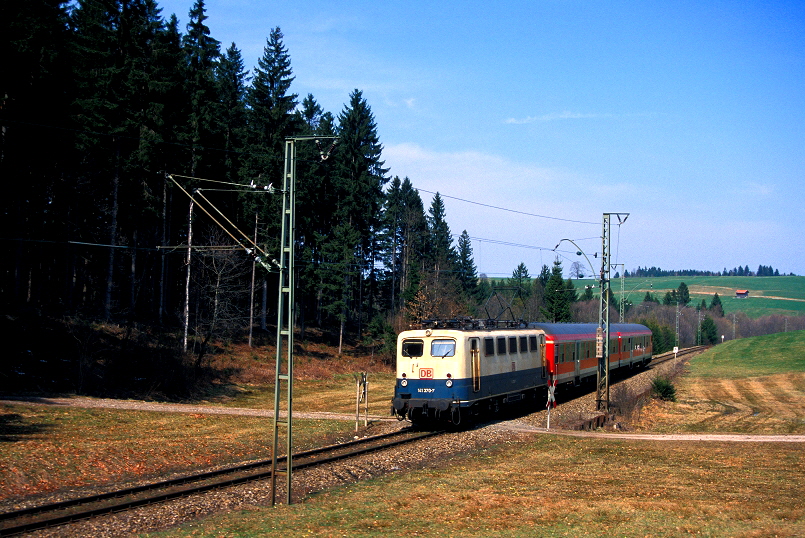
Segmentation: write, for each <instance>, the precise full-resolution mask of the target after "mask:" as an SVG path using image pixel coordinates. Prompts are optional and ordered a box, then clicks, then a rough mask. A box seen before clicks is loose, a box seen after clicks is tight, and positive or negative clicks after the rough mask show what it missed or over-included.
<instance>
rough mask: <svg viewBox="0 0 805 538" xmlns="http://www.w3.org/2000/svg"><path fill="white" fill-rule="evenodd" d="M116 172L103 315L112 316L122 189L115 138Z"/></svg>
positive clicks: (118, 150)
mask: <svg viewBox="0 0 805 538" xmlns="http://www.w3.org/2000/svg"><path fill="white" fill-rule="evenodd" d="M115 147H116V150H115V173H114V176H113V177H112V207H111V208H110V213H111V215H110V221H109V264H108V266H107V268H106V296H105V297H104V302H103V317H104V319H105V320H106V321H109V319H110V318H111V317H112V287H113V285H114V275H115V246H116V245H117V206H118V202H117V197H118V191H119V190H120V144H119V142H118V141H117V140H115Z"/></svg>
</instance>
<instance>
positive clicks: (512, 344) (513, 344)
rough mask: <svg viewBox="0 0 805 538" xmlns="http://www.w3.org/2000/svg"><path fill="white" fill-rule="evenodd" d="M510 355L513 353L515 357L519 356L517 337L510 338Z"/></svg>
mask: <svg viewBox="0 0 805 538" xmlns="http://www.w3.org/2000/svg"><path fill="white" fill-rule="evenodd" d="M509 353H512V354H514V355H516V354H517V337H516V336H510V337H509Z"/></svg>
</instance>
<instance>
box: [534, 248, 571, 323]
mask: <svg viewBox="0 0 805 538" xmlns="http://www.w3.org/2000/svg"><path fill="white" fill-rule="evenodd" d="M571 285H572V283H571ZM574 293H575V291H574ZM568 295H570V293H569V292H568V288H567V287H566V284H565V281H564V279H563V278H562V262H561V261H560V260H559V258H558V257H557V258H556V260H554V262H553V269H552V270H551V276H550V278H549V279H548V283H547V285H546V286H545V307H544V308H542V309H541V312H542V315H543V316H545V318H547V319H548V321H551V322H554V323H565V322H570V321H571V315H570V302H571V301H570V298H569V297H568Z"/></svg>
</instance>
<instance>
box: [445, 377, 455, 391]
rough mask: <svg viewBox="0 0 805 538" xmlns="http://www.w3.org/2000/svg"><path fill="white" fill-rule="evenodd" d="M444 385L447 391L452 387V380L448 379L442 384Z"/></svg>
mask: <svg viewBox="0 0 805 538" xmlns="http://www.w3.org/2000/svg"><path fill="white" fill-rule="evenodd" d="M444 384H445V385H447V388H448V389H449V388H450V387H452V386H453V380H452V379H448V380H447V381H445V382H444Z"/></svg>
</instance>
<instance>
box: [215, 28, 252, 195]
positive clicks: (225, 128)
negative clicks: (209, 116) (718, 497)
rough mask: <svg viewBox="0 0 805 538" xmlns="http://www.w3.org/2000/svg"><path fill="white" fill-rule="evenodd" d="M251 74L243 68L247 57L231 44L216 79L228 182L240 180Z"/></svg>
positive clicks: (216, 72)
mask: <svg viewBox="0 0 805 538" xmlns="http://www.w3.org/2000/svg"><path fill="white" fill-rule="evenodd" d="M248 74H249V72H248V71H246V70H245V68H244V65H243V57H242V56H241V53H240V50H238V48H237V47H236V46H235V44H234V43H232V45H230V47H229V48H228V49H226V52H224V54H223V56H221V59H220V60H219V62H218V64H217V66H216V70H215V78H216V83H217V92H218V95H219V97H220V102H219V110H218V114H217V116H218V118H219V120H220V123H219V128H220V129H221V131H222V133H221V136H222V138H223V146H222V147H221V149H222V150H223V151H224V154H223V158H224V176H223V179H224V180H225V181H230V182H237V181H239V179H240V169H241V166H242V153H243V151H244V149H245V144H246V141H245V138H246V103H245V99H246V78H247V76H248Z"/></svg>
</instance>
